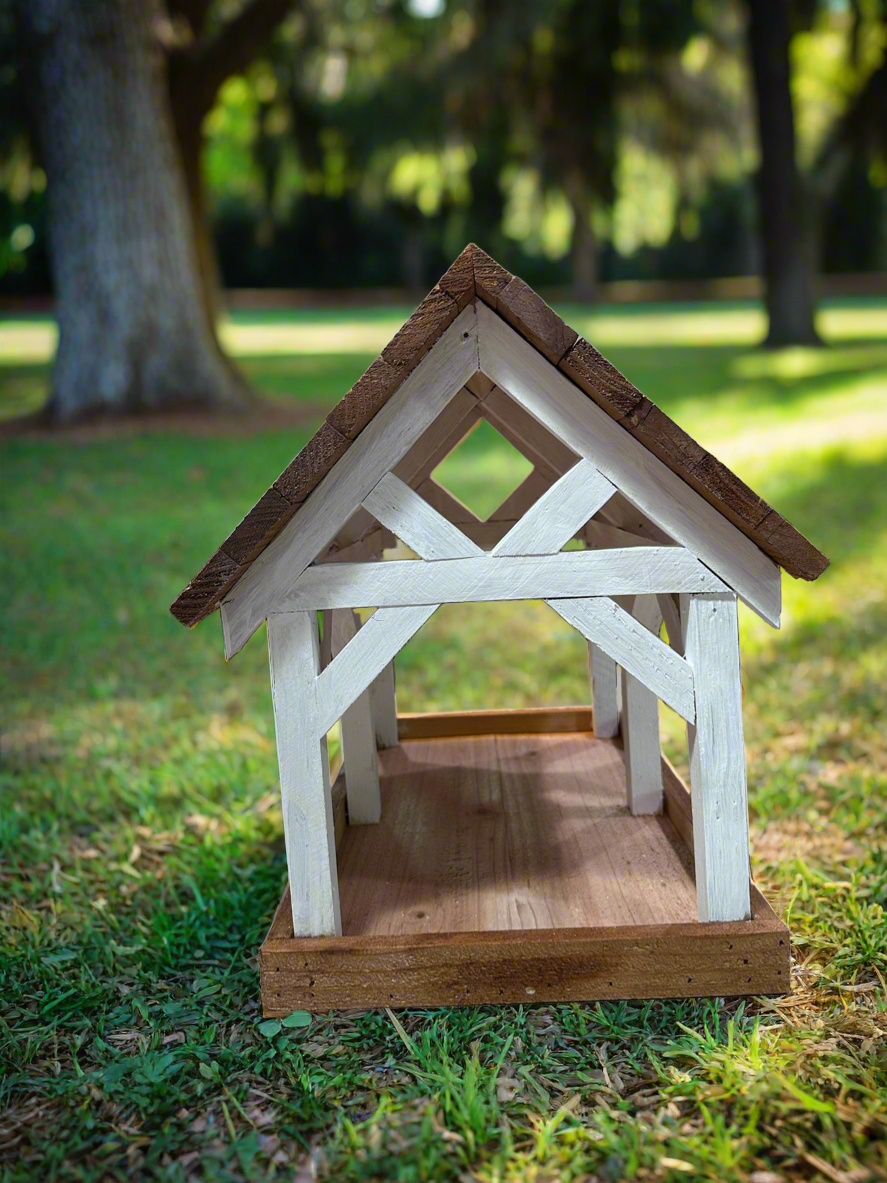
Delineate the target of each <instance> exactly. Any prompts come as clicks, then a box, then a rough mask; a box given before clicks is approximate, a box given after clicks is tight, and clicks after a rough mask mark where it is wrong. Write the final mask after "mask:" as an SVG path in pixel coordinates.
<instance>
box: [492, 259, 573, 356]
mask: <svg viewBox="0 0 887 1183" xmlns="http://www.w3.org/2000/svg"><path fill="white" fill-rule="evenodd" d="M496 310H497V311H498V312H499V313H500V314H501V315H502V316H504V317H505V319H506V320H507V321H508V323H509V324H511V325H513V326H514V327H515V328H516V329H517V331H518V332H519V333H520V334H521V336H522V337H525V338H526V339H527V341H529V342H530V344H531V345H535V347H536V348H537V349H538V350H540V351H541V352H542V353H544V354H545V356H546V357H547V358H548V360H549V361H550V362H552V363H553V364H554V365H557V364H558V362H559V361H560V360H561V358H562V357H563V356H564V354H565V353H566V352H567V351H568V350H569V349H570V348H571V346H572V345H573V344H574V343H575V341H576V338H577V333H576V330H575V329H571V328H570V326H569V325H568V324H564V322H563V321H562V320H561V318H560V317H559V316H558V314H557V313H556V312H555V311H554V310H553V309H551V308H549V307H548V305H547V304H546V303H545V301H544V300H541V299H540V298H539V297H538V296H537V295H536V293H535V292H534V291H533V289H532V288H531V287H530V286H529V285H528V284H526V283H524V281H523V280H522V279H518V278H517V276H515V277H514V278H513V279H512V280H511V282H510V283H508V284H506V286H505V287H504V288H503V289H502V290H501V291H500V292H499V293H498V294H497V297H496Z"/></svg>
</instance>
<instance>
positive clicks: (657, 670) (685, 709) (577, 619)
mask: <svg viewBox="0 0 887 1183" xmlns="http://www.w3.org/2000/svg"><path fill="white" fill-rule="evenodd" d="M546 603H547V604H548V606H549V607H550V608H553V609H554V610H555V612H557V613H558V615H559V616H562V617H563V618H564V620H565V621H566V622H567V624H571V625H572V626H573V628H575V629H578V630H579V632H580V633H582V635H583V636H584V637H585V638H586V639H587V640H589V641H594V643H595V645H599V646H600V648H601V649H603V650H604V652H605V653H608V654H609V655H610V656H611V657H612V658H613V659H614V660H615V661H616V662H617V663H618V664H619V665H620V666H622V669H623V670H627V671H628V672H629V673H631V674H634V675H635V677H636V678H639V679H640V680H641V681H642V682H643V683H644V685H645V686H647V687H648V688H649V689H650V690H651V691H652V692H653V693H654V694H655V695H657V697H659V698H661V699H662V701H663V702H665V703H667V704H668V705H669V706H670V707H671V709H672V710H673V711H677V713H678V714H679V715H680V716H681V717H682V718H683V719H686V720H687V721H688V722H692V721H693V718H694V716H695V703H694V696H693V670H692V669H691V668H690V665H689V664H688V663H687V662H686V661H685V660H684V659H683V658H682V657H679V656H678V655H677V653H674V652H673V651H672V650H671V649H669V647H668V646H667V645H665V644H663V642H662V641H660V640H659V638H658V637H655V636H653V634H652V633H651V632H650V631H649V629H647V628H645V627H644V625H642V624H640V623H639V622H638V621H637V620H635V619H634V618H633V617H631V616H629V614H628V613H627V612H626V611H624V609H622V608H620V607H619V605H618V604H614V603H613V601H612V600H609V599H606V598H597V599H571V600H546Z"/></svg>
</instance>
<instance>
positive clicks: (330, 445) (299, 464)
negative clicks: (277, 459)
mask: <svg viewBox="0 0 887 1183" xmlns="http://www.w3.org/2000/svg"><path fill="white" fill-rule="evenodd" d="M348 446H349V441H348V440H346V439H345V437H344V436H343V435H340V434H339V432H338V431H336V429H335V428H334V427H332V426H331V425H330V424H329V423H323V424H321V426H320V428H319V430H318V431H317V432H316V433H315V434H314V435H313V436H312V437H311V439H310V440H309V442H308V444H306V446H305V447H304V448H303V449H302V451H301V452H299V454H298V455H297V456H294V457H293V459H292V460H291V461H290V463H289V464H288V465H287V466H286V468H285V469H284V470H283V472H282V473H281V474H280V476H279V477H278V478H277V480H276V481H275V482H274V484H273V485H272V488H274V489H276V490H277V492H278V493H280V495H281V496H282V497H283V498H284V499H285V500H286V501H288V502H289V504H290V505H301V503H302V502H303V501H304V500H305V499H306V498H307V497H308V495H309V494H310V493H311V492H312V490H314V489H315V488H316V487H317V486H318V485H319V484H320V482H321V481H322V480H323V478H324V477H325V476H326V474H327V473H328V472H329V470H330V469H331V468H332V467H333V465H334V464H335V463H336V461H337V460H340V459H341V457H342V456H344V454H345V452H346V450H347V448H348Z"/></svg>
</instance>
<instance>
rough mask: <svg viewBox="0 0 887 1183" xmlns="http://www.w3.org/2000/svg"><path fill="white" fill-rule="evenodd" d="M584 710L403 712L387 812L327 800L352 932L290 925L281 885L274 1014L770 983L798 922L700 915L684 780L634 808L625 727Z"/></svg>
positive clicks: (385, 775) (669, 993)
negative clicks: (356, 819) (658, 812)
mask: <svg viewBox="0 0 887 1183" xmlns="http://www.w3.org/2000/svg"><path fill="white" fill-rule="evenodd" d="M590 725H591V721H590V717H589V712H587V711H586V710H584V709H583V708H578V709H569V710H564V711H557V712H552V711H536V712H472V713H469V714H458V715H427V716H405V717H403V718H402V719H401V728H400V730H401V736H402V742H401V743H400V744H399V745H398V747H396V748H391V749H390V750H388V751H383V752H380V753H379V764H380V774H381V777H382V820H381V822H379V823H378V824H376V825H368V826H347V825H345V824H344V820H345V819H344V802H343V798H344V786H343V784H342V777H341V776H340V777H339V779H338V781H337V783H336V786H335V789H334V797H335V798H337V805H338V808H339V810H340V813H339V816H338V819H337V820H338V821H339V825H338V826H337V831H338V834H339V841H338V844H337V845H338V863H339V891H340V900H341V908H342V931H343V935H342V936H341V937H313V938H295V937H294V936H293V932H292V920H291V916H290V909H289V896H288V894H285V895H284V898H283V899H282V900H281V903H280V906H279V908H278V910H277V914H276V916H275V918H274V921H273V923H272V925H271V929H270V931H269V933H268V936H267V938H266V940H265V943H264V944H263V946H262V948H261V951H260V956H259V962H260V968H261V979H262V1004H263V1009H264V1012H265V1014H266V1015H268V1016H274V1015H286V1014H289V1012H290V1011H292V1010H295V1009H305V1010H313V1011H318V1010H327V1009H330V1008H339V1007H366V1006H434V1005H453V1004H459V1003H462V1004H470V1003H482V1002H485V1003H489V1002H512V1003H514V1002H541V1001H568V1000H590V999H603V998H660V997H691V996H704V995H737V994H779V993H784V992H787V991H788V989H789V936H788V930H787V929H786V927H785V925H784V924H782V922H781V921H780V920H778V918H777V917H776V916H775V915H774V913H773V911H772V909H771V908H770V906H769V905H768V904H767V902H766V900H764V898H763V896H761V894H760V892H758V891H757V889H756V888H755V887H754V886H752V908H753V918H752V919H751V920H747V921H737V922H731V923H716V924H699V923H698V922H697V921H696V888H695V884H694V881H693V860H692V853H691V850H692V820H691V817H692V815H691V810H690V795H689V792H688V791H687V789H686V787H685V786H684V784H683V782H682V781H681V780H680V779H679V778H678V776H677V775H676V773H675V772H674V770H673V769H672V768H671V766H670V765H669V764H668V763H667V762H665V761H664V762H663V779H664V784H665V789H666V797H665V803H666V811H665V813H664V814H663V815H662V816H657V817H632V816H631V814H630V813H629V812H628V809H627V808H626V805H625V777H624V770H623V762H622V752H621V747H620V744H619V742H618V741H613V740H600V739H596V738H595V737H594V736H593V735H592V734H591V732H590V730H588V728H590Z"/></svg>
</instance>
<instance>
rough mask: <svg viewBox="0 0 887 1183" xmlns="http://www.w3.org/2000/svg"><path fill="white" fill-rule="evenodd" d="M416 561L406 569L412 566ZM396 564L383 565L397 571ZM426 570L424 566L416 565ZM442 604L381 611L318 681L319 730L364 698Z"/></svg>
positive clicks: (381, 565) (325, 727) (317, 721)
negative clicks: (365, 693)
mask: <svg viewBox="0 0 887 1183" xmlns="http://www.w3.org/2000/svg"><path fill="white" fill-rule="evenodd" d="M413 562H414V560H413V561H409V562H408V563H407V564H406V565H407V566H412V565H413ZM394 565H395V564H394V563H379V564H378V566H380V567H393V566H394ZM415 565H416V566H417V567H418V566H423V567H424V566H425V564H424V563H421V564H420V563H415ZM438 607H439V605H438V604H427V605H422V606H420V607H414V608H379V610H378V611H377V612H374V613H373V615H372V616H371V617H370V618H369V620H368V621H367V622H366V624H365V625H364V626H363V628H362V629H360V630H359V632H358V633H357V636H356V637H354V638H353V640H352V641H350V642H349V644H347V645H346V646H345V648H344V649H343V650H342V652H341V653H340V654H339V655H338V657H334V658H333V660H332V662H331V664H330V665H329V666H328V667H327V668H326V669H325V670H324V671H323V673H322V674H321V675H320V676H319V677H318V679H317V682H316V689H317V714H316V717H315V727H317V728H319V730H320V731H321V732H322V733H326V732H327V731H329V729H330V728H331V727H332V725H333V724H334V723H335V722H336V720H337V719H341V717H342V715H343V714H344V713H345V711H346V710H347V709H348V707H349V706H351V704H352V702H354V700H355V698H357V696H358V695H359V694H362V693H363V691H364V690H366V688H367V686H369V684H370V682H372V681H374V680H375V679H376V678H377V677H378V676H379V674H380V673H381V672H382V670H383V669H384V668H385V666H386V665H388V663H389V662H390V661H391V660H392V659H393V658H394V657H395V655H396V654H398V653H399V652H400V651H401V649H402V648H403V647H404V645H405V644H406V643H407V641H408V640H409V639H410V637H412V636H413V634H414V633H417V632H418V631H419V629H420V628H421V627H422V625H423V624H424V623H425V621H426V620H428V619H429V617H430V616H432V615H433V614H434V613H435V612H436V611H437V609H438Z"/></svg>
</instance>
